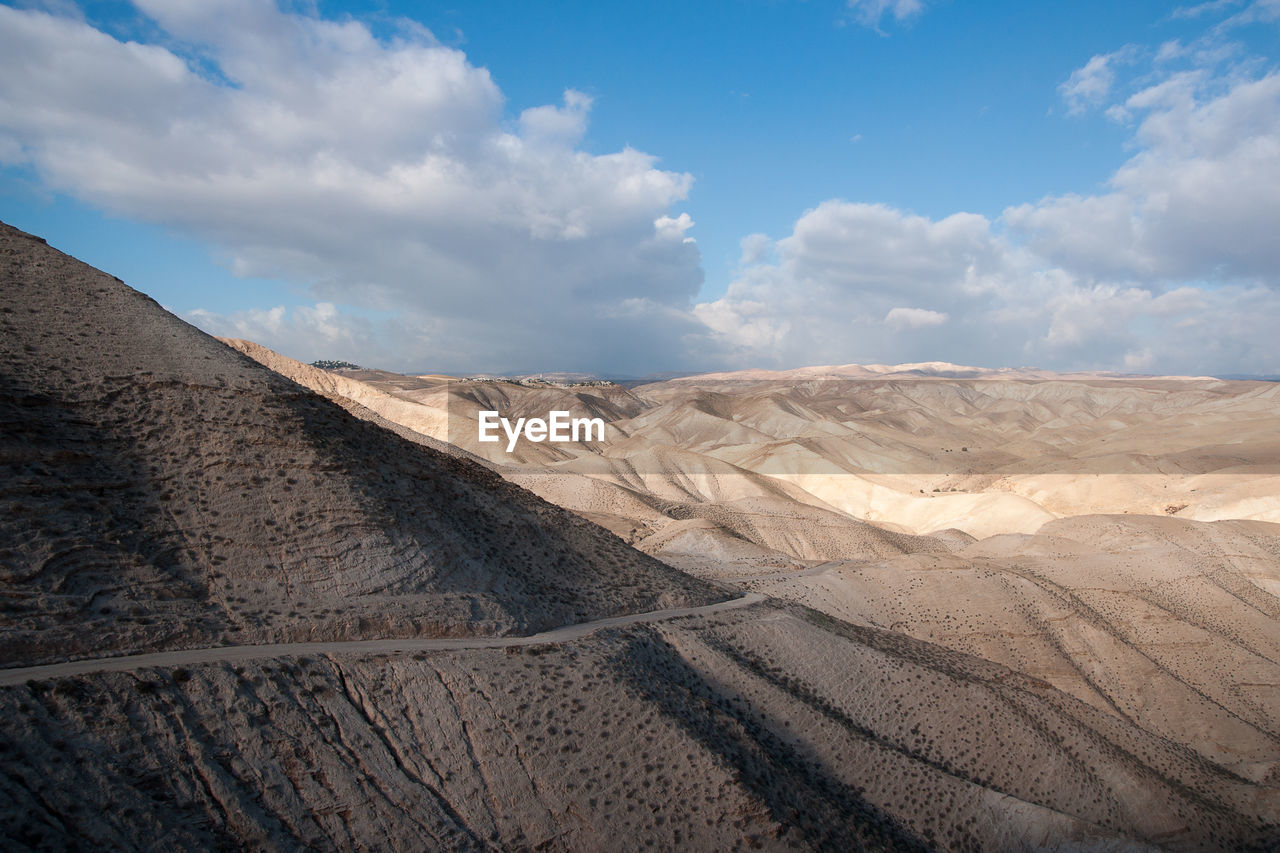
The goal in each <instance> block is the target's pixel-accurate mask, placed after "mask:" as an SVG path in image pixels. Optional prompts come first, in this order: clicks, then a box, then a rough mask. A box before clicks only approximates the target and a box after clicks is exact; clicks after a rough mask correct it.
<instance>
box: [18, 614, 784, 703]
mask: <svg viewBox="0 0 1280 853" xmlns="http://www.w3.org/2000/svg"><path fill="white" fill-rule="evenodd" d="M764 600H765V596H763V595H761V594H760V593H758V592H752V593H747V594H746V595H744V596H742V597H741V598H734V599H730V600H729V601H721V602H718V603H716V604H704V605H701V606H699V607H673V608H669V609H667V610H650V611H647V612H645V613H629V614H627V615H625V616H610V617H609V618H607V619H596V620H595V621H593V622H581V623H579V624H577V625H565V626H563V627H561V628H553V629H551V630H550V631H543V632H542V633H541V634H533V635H531V636H528V637H448V638H442V639H429V638H408V639H401V640H341V641H339V640H335V641H330V642H323V641H322V642H313V643H271V644H264V645H246V646H215V647H213V648H205V649H180V650H177V651H171V652H149V653H147V654H141V655H121V656H119V657H112V658H92V659H88V660H75V661H67V662H65V663H51V664H44V665H41V666H24V667H21V668H15V669H0V687H8V686H12V685H14V684H22V683H24V682H26V681H29V680H37V681H38V680H41V679H46V678H67V677H71V676H76V675H88V674H90V673H95V672H129V671H131V670H135V669H144V668H146V667H150V666H189V665H193V664H202V663H228V662H233V663H238V662H243V661H251V660H263V659H266V658H276V657H294V656H299V655H386V654H404V653H409V652H436V651H457V650H465V649H502V648H508V647H511V646H536V645H542V644H545V643H567V642H570V641H572V640H579V639H581V638H583V637H585V636H587V635H588V634H591V633H594V632H596V631H599V630H602V629H604V628H620V627H623V626H626V625H636V624H641V623H650V622H662V621H666V620H668V619H679V618H680V617H682V616H706V615H708V614H711V613H719V612H721V611H724V610H736V609H738V608H740V607H749V606H751V605H752V604H759V603H760V602H761V601H764Z"/></svg>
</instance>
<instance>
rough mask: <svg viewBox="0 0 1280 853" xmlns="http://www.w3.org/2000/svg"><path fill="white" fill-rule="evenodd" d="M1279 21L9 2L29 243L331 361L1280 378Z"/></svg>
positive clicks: (14, 108)
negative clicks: (1277, 332) (834, 366)
mask: <svg viewBox="0 0 1280 853" xmlns="http://www.w3.org/2000/svg"><path fill="white" fill-rule="evenodd" d="M1278 18H1280V4H1277V3H1276V2H1271V1H1270V0H1262V2H1249V0H1239V2H1231V0H1226V2H1211V3H1204V4H1199V5H1178V4H1174V3H1155V2H1127V3H1102V2H1043V3H1025V2H1022V3H1014V2H1008V3H997V2H991V3H981V4H973V3H960V2H947V0H938V2H929V0H853V2H836V1H835V0H832V2H821V0H809V2H782V0H778V2H765V0H740V2H717V3H677V2H670V3H666V2H664V3H651V4H647V5H635V4H627V5H624V4H602V3H589V2H581V3H559V4H556V5H555V7H554V11H553V10H552V8H551V7H550V6H549V5H547V4H531V3H527V2H526V3H521V2H492V3H468V4H461V5H454V6H449V5H443V4H431V3H394V2H361V3H328V2H320V3H315V4H308V3H292V4H284V5H277V4H274V3H271V2H267V0H205V2H199V3H197V2H194V0H190V2H187V1H186V0H168V2H163V3H162V2H159V0H146V2H140V3H137V4H136V5H135V4H132V3H124V2H103V3H83V4H74V3H70V2H56V3H54V2H51V3H16V4H9V6H8V7H0V40H2V39H5V38H7V39H9V43H8V44H7V45H5V44H0V81H7V82H0V167H2V168H0V219H3V220H4V221H6V222H9V223H11V224H14V225H17V226H18V227H21V228H23V229H25V230H28V231H32V232H35V233H39V234H41V235H42V236H45V237H46V238H48V239H49V241H50V242H51V243H53V244H54V245H56V246H58V247H59V248H62V249H64V250H66V251H69V252H71V253H72V254H75V255H77V256H79V257H81V258H83V259H85V260H86V261H89V262H90V263H93V264H94V265H96V266H100V267H102V268H104V269H107V270H108V271H110V272H112V273H113V274H116V275H118V276H120V277H121V278H123V279H124V280H126V281H127V282H128V283H130V284H132V285H133V286H135V287H137V288H138V289H140V290H143V291H144V292H147V293H148V294H150V295H152V296H153V297H155V298H156V299H157V300H159V301H160V302H161V303H162V304H164V305H165V306H167V307H169V308H171V309H172V310H174V311H175V312H177V313H179V314H181V315H182V316H184V317H186V318H187V319H189V320H191V321H193V322H195V323H197V325H200V326H202V327H203V328H206V329H207V330H209V331H211V332H215V333H219V334H233V335H238V336H245V337H251V338H254V339H256V340H259V341H260V342H262V343H264V344H267V345H268V346H273V347H275V348H277V349H280V350H281V351H283V352H285V353H286V354H289V355H292V356H294V357H298V358H302V359H304V360H310V359H312V358H318V357H337V358H347V359H350V360H355V361H360V362H362V363H368V364H376V365H380V366H386V367H390V368H396V369H404V370H455V371H463V372H466V371H481V370H494V371H505V370H513V371H516V370H540V369H546V370H557V369H565V370H594V371H601V372H612V373H626V374H643V373H646V372H649V371H657V370H699V369H718V368H725V367H745V366H769V367H787V366H798V365H800V364H814V363H831V362H849V361H861V362H898V361H915V360H946V361H955V362H966V363H977V364H983V365H987V366H1002V365H1017V364H1035V365H1039V366H1044V367H1050V368H1061V369H1076V368H1103V369H1120V370H1125V369H1128V370H1140V371H1144V372H1183V373H1188V372H1189V373H1208V372H1217V373H1224V372H1253V373H1268V372H1276V371H1280V348H1277V345H1276V344H1275V342H1274V341H1273V338H1274V335H1273V334H1272V333H1271V331H1270V329H1272V328H1274V324H1275V321H1276V320H1277V319H1280V300H1278V299H1277V291H1278V290H1280V273H1277V272H1275V270H1276V268H1277V265H1276V264H1275V261H1276V260H1277V258H1276V249H1275V248H1273V247H1272V246H1271V245H1269V244H1270V243H1273V242H1276V241H1274V240H1272V239H1267V235H1269V234H1274V233H1280V211H1278V210H1277V202H1276V199H1277V198H1280V154H1278V153H1277V150H1278V146H1280V101H1278V97H1277V92H1278V91H1280V85H1278V82H1277V77H1276V57H1277V53H1278V51H1277V47H1278V45H1277V39H1278V34H1280V27H1278V26H1277V19H1278ZM6 33H7V35H6ZM362 87H364V88H362ZM424 93H426V94H424ZM1268 189H1269V190H1270V192H1268V191H1267V190H1268ZM683 217H687V218H683ZM690 220H691V221H692V224H691V225H690V224H689V222H690Z"/></svg>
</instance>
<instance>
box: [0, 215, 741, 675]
mask: <svg viewBox="0 0 1280 853" xmlns="http://www.w3.org/2000/svg"><path fill="white" fill-rule="evenodd" d="M0 263H2V264H3V270H2V273H0V275H2V277H0V339H2V340H3V348H2V350H0V423H2V424H3V433H2V435H3V438H2V439H0V441H2V444H0V458H2V459H3V465H4V471H5V477H4V482H3V487H2V488H3V499H4V502H5V504H4V505H5V512H4V515H3V519H2V520H0V542H2V543H3V545H2V546H0V547H3V549H4V550H3V551H2V552H0V556H2V557H3V562H0V589H3V593H4V596H3V599H2V600H0V606H2V607H3V612H2V613H0V628H2V629H3V631H4V636H5V642H4V644H3V646H2V647H0V649H2V651H0V664H3V663H11V662H16V661H19V660H21V661H24V662H37V661H40V660H43V659H45V658H50V657H54V656H59V655H66V654H69V653H70V654H83V655H100V654H105V653H110V652H114V651H129V650H142V649H153V648H168V647H175V646H178V647H180V646H183V645H208V644H211V643H212V644H216V643H220V642H247V641H262V640H268V639H270V640H276V639H304V638H345V637H351V636H357V635H360V634H361V633H362V632H364V631H367V630H370V629H372V628H375V627H376V629H377V630H378V631H379V632H382V633H386V632H391V633H393V634H396V635H402V636H412V635H418V634H426V635H436V634H473V633H503V632H509V631H520V632H528V631H533V630H537V629H540V628H547V627H553V626H555V625H560V624H565V623H570V622H576V621H583V620H584V619H590V618H595V617H598V616H604V615H609V614H612V613H618V612H628V611H630V610H645V609H652V608H654V607H659V606H666V605H668V604H673V605H674V604H689V603H704V602H707V601H712V600H716V599H717V598H722V597H723V594H722V593H717V592H716V591H715V590H713V589H711V588H709V587H707V586H705V585H704V584H700V583H698V582H696V581H694V580H692V579H690V578H688V577H687V576H685V575H682V574H680V573H679V572H675V571H672V570H671V569H669V568H667V567H666V566H665V565H663V564H661V563H659V562H657V561H656V560H653V559H650V558H648V557H645V556H644V555H642V554H638V553H637V552H635V551H633V550H631V549H629V548H627V547H625V546H624V545H623V543H622V542H620V541H618V540H617V539H616V538H615V537H613V536H611V535H609V534H608V533H606V532H604V531H603V530H601V529H600V528H598V527H596V526H595V525H594V524H591V523H589V522H585V521H583V520H582V519H580V518H579V517H578V516H576V515H573V514H571V513H569V512H566V511H564V510H562V509H560V508H558V507H555V506H552V505H550V504H548V503H546V502H544V501H541V500H538V499H537V498H535V497H533V496H532V495H530V494H529V493H527V492H525V491H523V490H522V489H519V488H516V487H514V486H512V485H510V484H508V483H506V482H504V481H503V480H502V479H501V478H499V477H498V476H496V475H494V474H493V473H492V472H490V471H489V470H487V469H485V468H483V467H481V466H478V465H475V464H472V463H470V462H467V461H465V460H461V459H458V458H454V457H451V456H447V455H444V454H441V453H437V452H434V451H432V450H430V449H426V448H422V447H420V446H418V445H414V444H410V443H409V442H406V441H404V440H403V439H401V438H399V437H397V436H395V435H393V434H391V433H389V432H388V431H386V430H384V429H381V428H378V427H376V426H373V425H371V424H370V423H368V422H366V421H363V420H360V419H358V418H355V417H352V416H350V415H348V413H347V412H345V411H343V410H342V409H340V408H339V407H337V406H335V405H333V404H332V403H331V402H330V401H328V400H325V399H323V398H321V397H319V396H317V395H316V394H315V393H313V392H311V391H309V390H307V389H306V388H303V387H301V386H299V385H297V384H295V383H293V382H292V381H290V380H288V379H285V378H284V377H282V376H280V375H279V374H276V373H273V372H271V371H269V370H266V369H264V368H262V367H261V366H260V365H259V364H257V363H256V362H254V361H252V360H250V359H248V358H245V357H244V356H242V355H240V354H239V353H236V352H234V351H233V350H231V349H228V348H227V347H226V346H224V345H222V344H221V343H219V342H218V341H216V340H215V339H213V338H211V337H209V336H208V335H205V334H204V333H202V332H200V331H199V330H197V329H195V328H193V327H191V326H189V325H187V324H186V323H184V322H182V321H181V320H178V319H177V318H175V317H173V316H172V315H171V314H169V313H167V312H166V311H164V310H163V309H161V308H160V306H159V305H157V304H156V303H155V302H153V301H152V300H150V299H148V298H147V297H145V296H143V295H142V294H140V293H137V292H136V291H134V290H132V289H130V288H129V287H127V286H125V285H124V284H122V283H121V282H120V281H118V280H116V279H114V278H112V277H111V276H108V275H105V274H103V273H101V272H98V271H97V270H94V269H92V268H90V267H88V266H85V265H84V264H82V263H80V262H78V261H76V260H74V259H72V258H69V257H67V256H65V255H63V254H61V253H59V252H57V251H55V250H53V249H51V248H49V247H48V246H46V245H44V243H43V242H42V241H40V240H38V239H36V238H34V237H31V236H29V235H26V234H23V233H22V232H20V231H17V230H16V229H13V228H10V227H7V226H5V227H4V228H3V230H2V231H0Z"/></svg>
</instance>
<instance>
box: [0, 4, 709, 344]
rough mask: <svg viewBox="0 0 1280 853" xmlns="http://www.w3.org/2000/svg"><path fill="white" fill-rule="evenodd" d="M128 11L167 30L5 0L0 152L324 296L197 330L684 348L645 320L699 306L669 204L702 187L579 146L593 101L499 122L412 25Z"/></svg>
mask: <svg viewBox="0 0 1280 853" xmlns="http://www.w3.org/2000/svg"><path fill="white" fill-rule="evenodd" d="M137 5H138V7H139V8H140V9H141V10H142V11H143V12H145V13H146V14H147V15H148V16H149V17H150V18H151V19H152V20H153V21H154V23H155V24H156V25H157V26H158V27H159V28H161V30H162V31H163V34H164V37H163V39H162V41H163V44H141V43H138V42H129V41H121V40H118V39H116V38H113V37H112V36H110V35H107V34H105V33H103V32H99V31H98V30H96V29H94V28H93V27H91V26H89V25H88V24H86V23H84V22H83V21H81V20H77V19H75V18H69V17H58V16H53V15H49V14H44V13H41V12H36V11H21V10H16V9H12V8H8V7H0V56H3V57H5V59H4V60H2V62H3V73H0V158H2V159H3V162H5V163H6V164H8V165H23V164H26V165H29V166H32V167H34V169H35V170H36V171H37V173H38V174H39V175H40V177H41V178H42V179H43V181H44V182H46V183H47V184H48V185H49V186H51V187H53V188H55V189H58V190H62V191H65V192H67V193H69V194H72V195H74V196H76V197H78V198H81V199H84V200H86V201H89V202H90V203H92V204H95V205H98V206H101V207H103V208H105V209H107V210H109V211H111V212H113V213H116V214H120V215H123V216H127V217H131V218H135V219H140V220H144V221H151V222H158V223H163V224H165V225H169V226H174V227H177V228H179V229H181V230H183V231H185V232H187V233H190V234H193V235H195V236H197V237H199V238H201V239H204V240H206V241H209V242H211V243H213V244H214V245H216V246H218V247H220V248H221V250H222V251H224V252H225V253H226V256H227V257H228V259H229V263H230V265H231V266H232V268H233V269H234V271H235V272H236V273H238V274H241V275H245V276H260V277H268V278H281V279H285V280H290V281H295V282H303V283H306V284H307V285H308V286H309V287H310V290H311V292H312V294H313V295H314V297H315V298H316V299H317V300H318V302H319V303H324V305H327V306H328V307H324V305H320V304H317V306H316V307H315V308H312V309H309V310H308V311H300V312H290V313H288V314H286V315H282V313H281V312H280V311H278V310H277V311H265V312H264V311H255V312H247V313H245V314H242V315H239V316H234V317H218V316H215V315H212V314H210V313H208V312H204V313H203V314H201V315H198V316H197V319H198V320H200V321H201V322H202V323H203V324H204V325H205V326H206V327H208V328H211V329H212V330H214V331H217V332H221V333H232V334H256V335H260V336H261V337H262V338H263V339H264V342H267V343H273V342H275V343H278V342H279V341H281V340H289V341H292V342H295V343H297V342H300V339H301V338H303V337H304V336H306V335H310V334H314V333H316V332H317V331H319V332H322V333H323V339H324V340H325V341H326V342H327V343H331V344H332V343H338V342H341V341H344V340H345V341H361V342H362V344H361V346H362V347H363V348H365V353H366V354H365V356H364V357H366V358H368V359H370V360H373V359H375V358H377V359H387V358H390V359H391V362H390V363H394V364H397V365H401V366H406V367H407V366H409V363H410V362H412V363H413V364H415V365H421V364H426V363H433V364H440V365H445V364H447V365H449V366H452V367H458V366H462V365H468V366H471V367H473V368H475V369H485V368H488V369H494V368H501V367H510V366H515V365H518V364H539V365H546V366H549V367H550V366H559V365H571V364H598V365H601V367H602V368H603V369H609V368H617V367H620V366H622V364H623V363H625V362H626V361H627V359H628V357H629V356H630V357H632V358H634V357H636V356H637V355H639V353H641V352H670V351H673V350H674V346H673V343H672V339H671V335H678V334H679V333H680V331H681V329H680V325H679V324H674V325H673V324H665V325H664V324H657V323H649V322H645V317H647V316H650V315H651V314H653V313H654V312H657V313H661V311H662V310H663V309H670V308H678V309H683V310H685V311H687V309H688V307H689V305H690V300H691V298H692V297H693V295H694V294H695V293H696V292H697V289H698V287H699V286H700V284H701V281H702V271H701V267H700V257H699V253H698V249H697V246H696V244H695V243H694V242H693V241H692V240H691V239H688V238H687V236H686V231H687V230H688V229H689V227H690V226H691V225H692V224H693V223H692V221H691V220H690V219H689V218H688V216H687V215H683V216H676V217H672V216H670V215H669V214H670V208H671V206H672V205H673V204H674V203H676V202H678V201H680V200H681V199H683V198H684V197H685V195H686V194H687V193H688V190H689V186H690V184H691V181H692V179H691V177H690V176H689V175H686V174H682V173H676V172H670V171H664V170H661V169H659V168H657V166H656V158H654V157H652V156H650V155H647V154H644V153H642V152H639V151H635V150H632V149H625V150H622V151H618V152H615V153H610V154H603V155H593V154H588V153H585V152H583V151H582V150H580V149H579V147H578V143H579V142H580V141H581V139H582V137H583V135H584V133H585V131H586V127H587V120H588V116H589V113H590V109H591V99H590V98H589V97H587V96H586V95H584V94H582V93H580V92H576V91H572V90H569V91H566V92H565V93H564V98H563V102H562V103H560V104H555V105H547V106H538V107H534V108H531V109H527V110H525V111H523V112H522V113H520V114H519V116H518V118H516V119H515V120H514V121H513V122H512V121H506V120H504V116H503V107H504V101H503V96H502V93H501V92H500V91H499V89H498V87H497V85H496V84H495V83H494V81H493V80H492V79H491V78H490V76H489V73H488V72H487V71H486V70H484V69H482V68H476V67H474V66H472V65H471V64H470V63H468V61H467V58H466V57H465V56H464V55H463V54H462V53H461V52H460V51H458V50H454V49H451V48H448V47H444V46H442V45H440V44H439V43H437V42H436V41H435V40H434V39H433V38H432V37H431V35H430V34H429V33H427V32H426V31H424V30H422V29H421V28H420V27H418V26H416V25H414V24H412V23H410V22H401V26H400V28H399V32H398V33H397V34H396V35H395V36H394V37H393V38H392V39H390V40H379V39H377V38H375V37H374V35H373V34H372V33H371V32H370V30H369V29H368V28H367V27H366V26H365V25H364V24H362V23H360V22H358V21H353V20H348V21H342V22H335V21H326V20H321V19H318V18H314V17H308V16H305V15H296V14H286V13H284V12H281V11H280V10H278V9H277V8H276V7H275V6H274V5H273V4H271V3H267V2H257V1H256V0H140V2H139V3H138V4H137ZM635 300H643V302H644V305H643V306H642V307H643V310H641V309H640V308H637V304H636V302H635ZM335 303H336V304H341V305H355V306H362V307H365V308H369V309H374V310H381V311H392V312H394V314H395V320H394V322H390V323H387V322H384V323H382V324H381V325H378V324H374V325H372V326H371V325H370V324H369V323H368V322H365V321H361V320H359V319H358V318H356V317H354V316H348V315H346V314H344V313H334V310H335V309H334V308H333V305H334V304H335ZM646 312H648V313H646ZM321 314H323V315H325V316H326V317H327V319H326V320H325V323H324V325H323V326H322V327H317V326H316V317H318V316H320V315H321ZM584 330H588V331H586V332H585V333H584ZM379 337H381V338H383V341H382V345H381V346H380V347H379V348H378V349H377V350H376V351H374V352H369V351H368V349H367V348H368V347H369V346H371V345H375V344H376V343H377V341H378V338H379ZM619 341H622V342H624V343H623V344H622V345H621V346H619V345H618V342H619ZM315 349H316V348H315V347H314V346H313V347H304V348H303V350H302V351H315ZM341 349H342V350H343V351H344V352H348V351H349V350H348V349H346V348H345V347H344V348H341ZM628 350H630V352H628ZM294 351H295V352H297V351H300V350H294ZM382 363H384V364H386V363H388V362H387V361H385V360H384V361H383V362H382ZM670 366H674V365H668V367H670Z"/></svg>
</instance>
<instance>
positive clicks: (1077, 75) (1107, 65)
mask: <svg viewBox="0 0 1280 853" xmlns="http://www.w3.org/2000/svg"><path fill="white" fill-rule="evenodd" d="M1133 56H1134V48H1133V47H1132V46H1126V47H1124V48H1121V49H1120V50H1117V51H1114V52H1112V53H1103V54H1098V55H1097V56H1094V57H1092V58H1091V59H1090V60H1089V61H1088V62H1086V63H1085V64H1084V66H1083V67H1081V68H1077V69H1076V70H1075V71H1073V72H1071V76H1070V77H1068V78H1067V80H1066V82H1064V83H1063V84H1062V85H1061V86H1059V87H1058V93H1059V94H1061V95H1062V98H1063V100H1065V101H1066V102H1067V112H1068V113H1070V114H1071V115H1080V114H1082V113H1084V112H1085V110H1087V109H1089V108H1091V107H1096V106H1098V105H1099V104H1101V103H1102V102H1103V101H1105V100H1106V99H1107V97H1108V96H1110V94H1111V90H1112V87H1113V86H1114V85H1115V82H1116V74H1115V66H1116V65H1120V64H1124V63H1126V62H1130V61H1132V59H1133Z"/></svg>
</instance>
